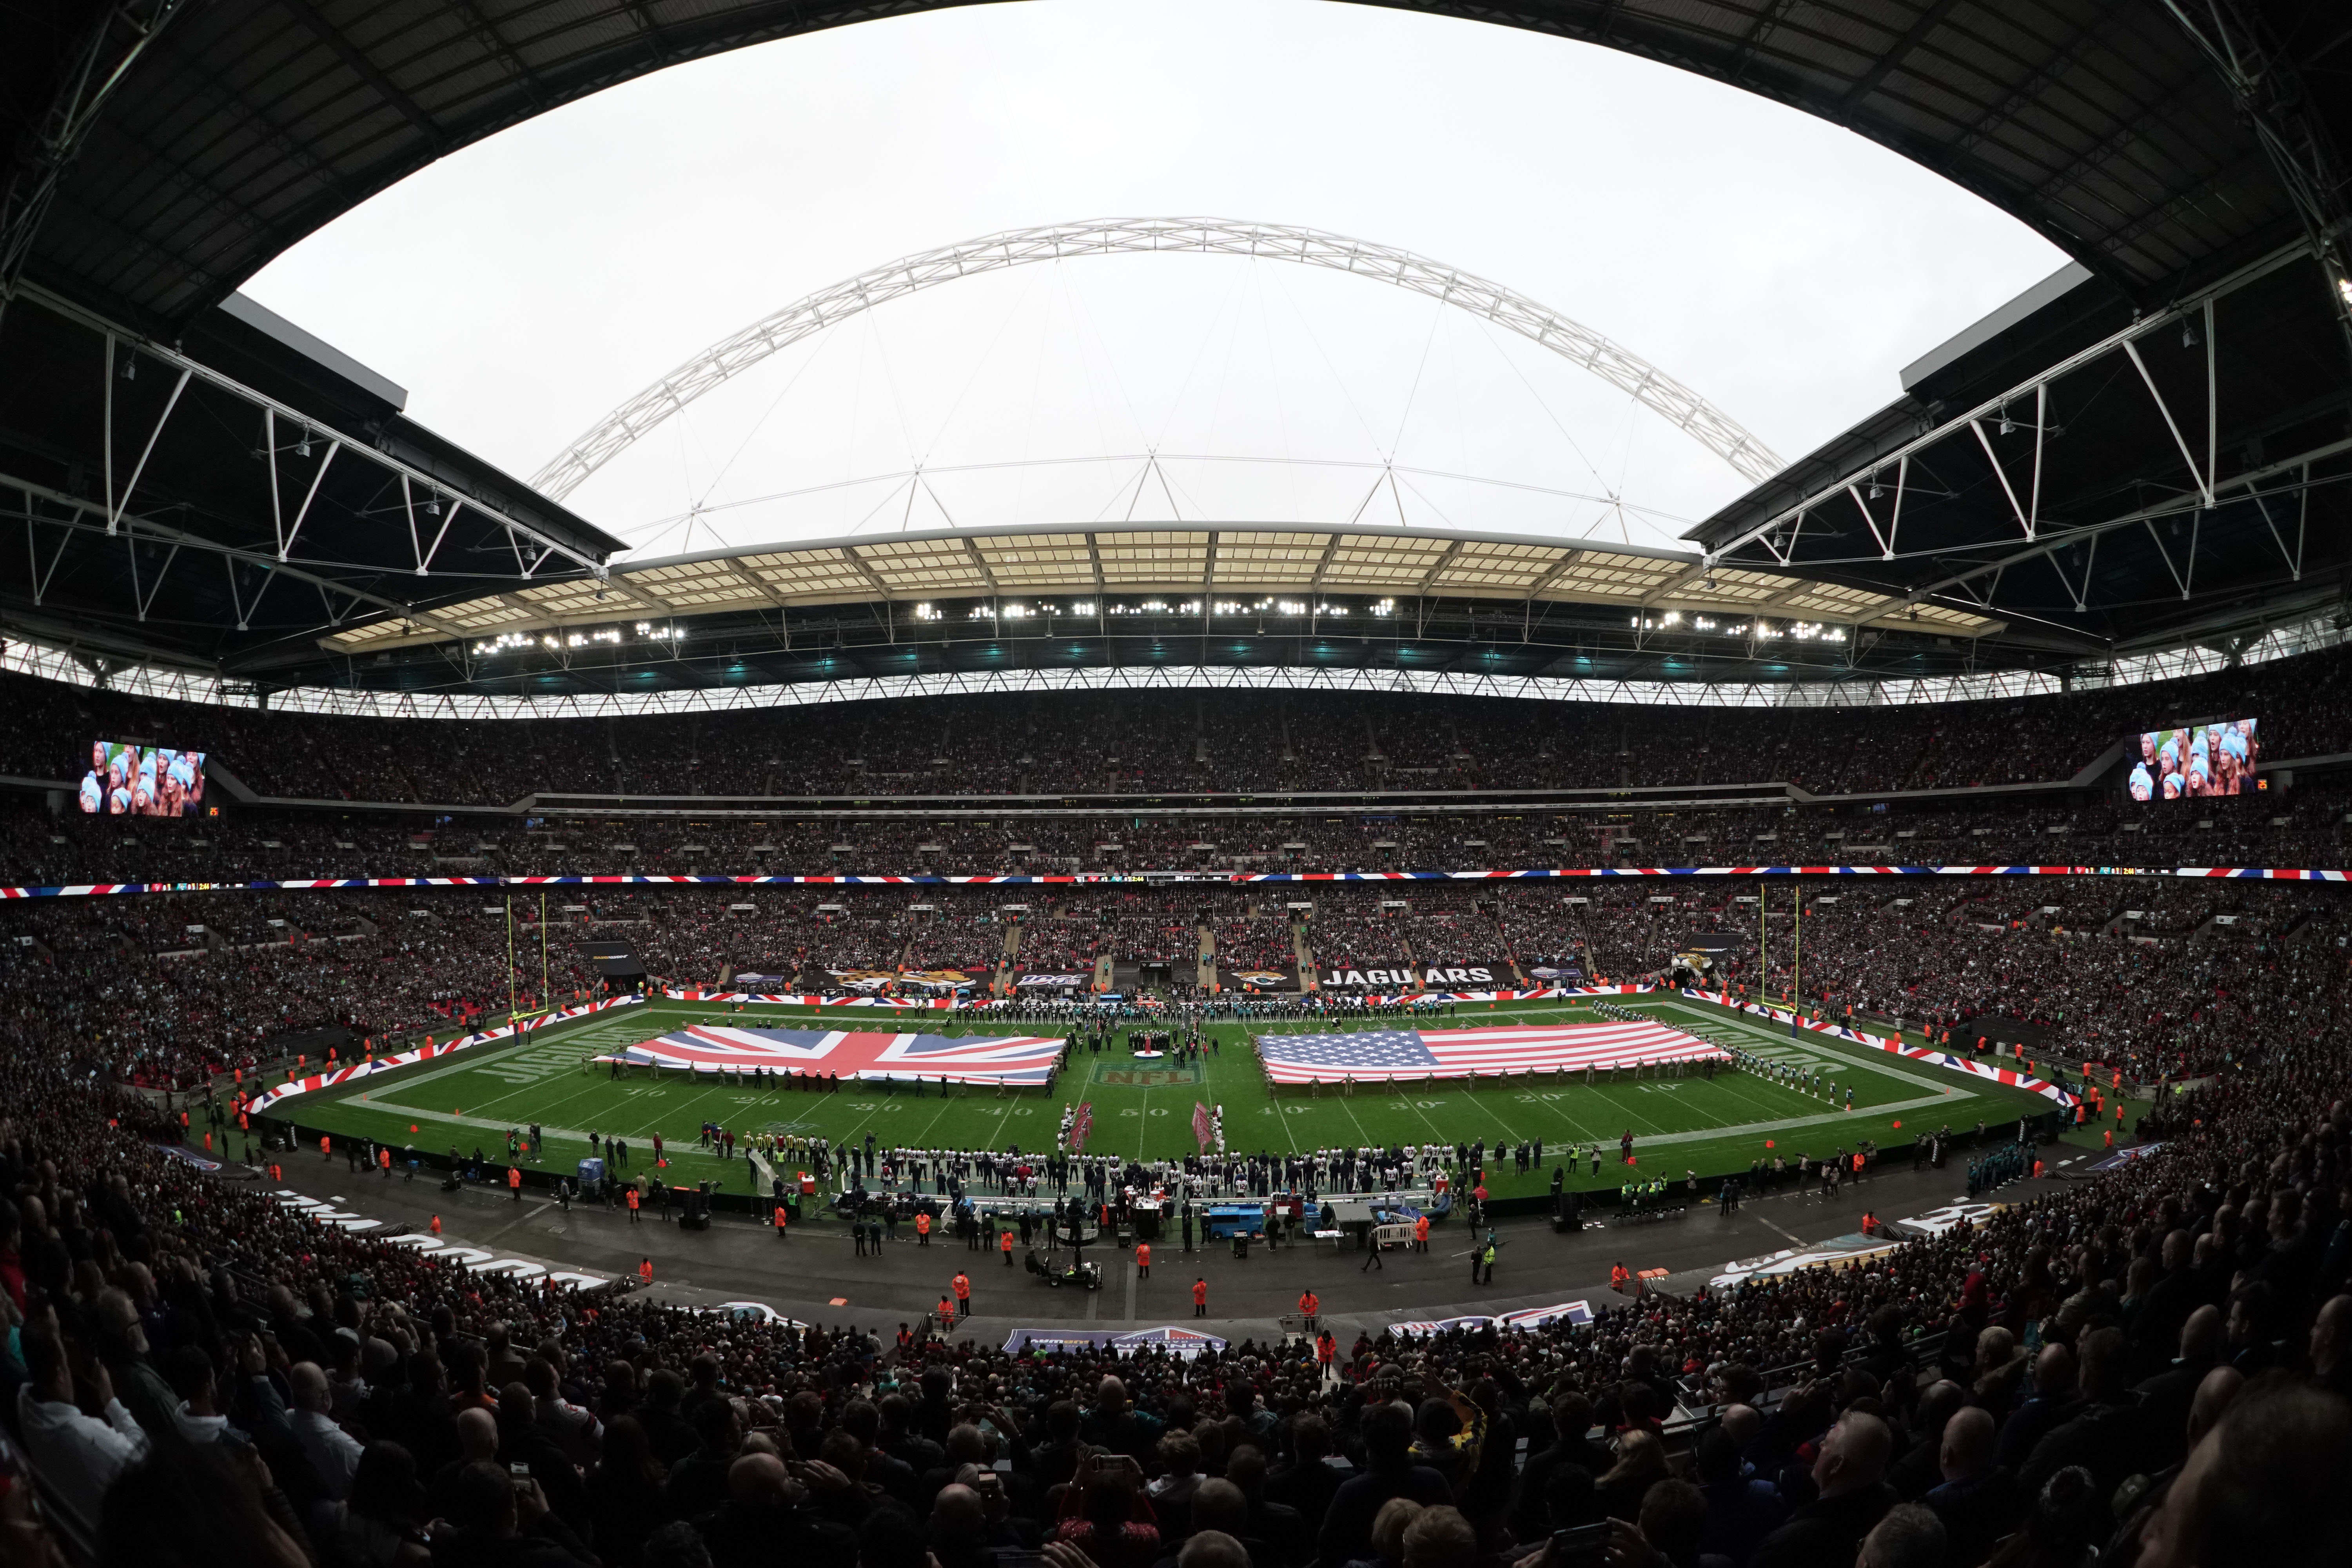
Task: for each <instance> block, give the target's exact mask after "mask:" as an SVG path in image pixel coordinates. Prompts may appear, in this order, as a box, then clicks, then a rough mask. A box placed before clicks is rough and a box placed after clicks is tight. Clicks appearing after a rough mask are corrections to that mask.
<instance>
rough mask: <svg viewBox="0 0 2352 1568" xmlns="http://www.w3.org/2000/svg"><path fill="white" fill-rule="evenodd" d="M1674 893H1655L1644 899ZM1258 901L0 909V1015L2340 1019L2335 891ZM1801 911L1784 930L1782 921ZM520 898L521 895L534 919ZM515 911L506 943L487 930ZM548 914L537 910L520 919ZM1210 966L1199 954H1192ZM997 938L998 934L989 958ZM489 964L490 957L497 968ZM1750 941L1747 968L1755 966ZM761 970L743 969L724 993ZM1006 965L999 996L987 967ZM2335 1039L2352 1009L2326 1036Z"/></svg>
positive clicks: (1577, 894)
mask: <svg viewBox="0 0 2352 1568" xmlns="http://www.w3.org/2000/svg"><path fill="white" fill-rule="evenodd" d="M1664 889H1671V890H1664ZM1290 890H1291V889H1287V888H1286V887H1285V886H1284V885H1281V884H1258V885H1255V886H1253V887H1249V888H1233V889H1225V888H1202V887H1199V886H1197V885H1192V884H1178V885H1174V886H1169V887H1160V888H1145V887H1118V888H1114V889H1065V888H1055V889H1021V888H1004V887H991V886H985V885H983V886H978V887H972V886H948V887H942V886H937V885H920V886H903V885H901V886H878V887H877V886H851V887H815V888H810V887H792V888H776V887H756V888H715V887H714V888H706V887H695V886H684V887H667V886H656V887H647V888H607V887H597V888H593V889H569V888H559V889H551V890H547V891H546V892H544V893H543V894H542V893H540V892H535V891H531V890H518V891H516V892H515V893H513V894H512V895H509V894H507V893H505V892H502V891H499V890H496V889H469V888H446V889H403V888H394V889H336V890H320V891H277V892H236V891H219V892H181V893H147V894H132V895H117V896H112V897H101V898H70V899H62V898H61V899H26V900H5V901H0V1005H5V1007H6V1008H7V1009H8V1010H9V1011H10V1012H11V1013H13V1014H15V1015H16V1016H20V1017H24V1018H26V1019H27V1020H30V1021H31V1022H30V1023H29V1024H28V1026H36V1027H38V1028H41V1029H43V1030H44V1031H47V1030H55V1031H58V1034H59V1037H61V1038H62V1037H72V1038H75V1039H79V1040H81V1041H83V1042H84V1043H85V1044H86V1045H87V1046H88V1047H89V1048H90V1049H92V1050H94V1051H97V1052H98V1053H100V1054H101V1055H102V1056H104V1057H105V1058H107V1059H108V1060H109V1061H110V1064H111V1065H112V1069H113V1070H114V1071H115V1072H116V1073H117V1074H118V1075H119V1076H122V1077H126V1078H136V1079H142V1080H144V1081H150V1082H157V1083H169V1082H176V1081H184V1080H186V1079H190V1078H192V1077H194V1076H195V1075H198V1074H200V1073H202V1072H203V1071H205V1070H207V1069H212V1068H236V1067H241V1066H251V1065H253V1064H255V1063H257V1062H259V1061H263V1060H275V1059H276V1055H275V1053H274V1052H273V1049H272V1047H271V1042H273V1041H275V1040H278V1039H280V1038H282V1037H289V1036H292V1035H298V1034H302V1033H306V1032H310V1031H313V1030H318V1029H324V1028H334V1027H341V1028H346V1029H348V1030H350V1031H351V1033H352V1035H353V1036H354V1037H359V1038H362V1039H366V1040H376V1041H383V1042H392V1041H400V1042H403V1043H405V1042H407V1041H410V1040H413V1039H415V1037H418V1036H420V1035H423V1034H426V1033H434V1034H447V1033H449V1032H452V1031H454V1030H456V1029H457V1028H460V1027H462V1026H468V1025H471V1024H475V1023H478V1022H479V1021H481V1020H483V1019H485V1018H487V1017H488V1016H491V1015H493V1014H499V1015H502V1014H503V1011H504V1009H505V1008H506V1006H507V1005H508V1004H509V999H510V998H511V999H514V1000H518V1001H520V1002H521V1003H523V1004H524V1005H541V1004H542V1003H543V1002H552V1003H558V1004H560V1003H564V1002H569V1001H572V1000H575V999H578V998H581V997H583V996H587V995H593V994H596V990H597V986H598V984H599V976H598V972H597V970H596V967H595V965H594V963H593V960H592V959H591V958H589V957H588V956H587V955H586V953H585V952H584V951H583V949H584V947H585V946H586V945H587V944H605V945H609V944H614V943H617V944H620V945H621V946H623V947H625V949H626V950H627V951H628V952H631V953H633V954H634V955H635V957H636V958H637V959H638V960H639V961H640V962H641V963H643V964H644V965H645V966H646V969H647V970H648V971H649V972H650V973H651V974H652V975H654V976H655V977H656V979H657V980H659V981H662V982H664V983H666V984H673V985H677V986H691V987H705V988H708V987H712V986H717V985H719V984H743V985H748V986H751V988H753V989H761V990H772V991H787V992H822V991H839V990H841V989H843V988H844V987H845V986H848V985H854V984H872V983H876V982H877V981H878V980H882V979H887V978H888V977H892V976H896V975H898V974H901V973H908V972H918V973H936V972H942V971H956V972H961V973H963V974H965V975H967V976H969V977H970V978H971V980H972V981H973V982H975V983H976V984H978V985H979V986H980V987H982V988H983V989H984V988H986V987H988V986H990V985H992V984H994V983H995V982H996V981H997V979H998V978H999V972H1000V967H1001V966H1003V965H1006V964H1007V963H1010V965H1011V966H1012V967H1013V968H1017V969H1018V971H1019V972H1020V973H1053V974H1078V975H1091V974H1092V973H1094V971H1095V969H1096V965H1097V961H1098V960H1108V961H1109V962H1110V963H1112V964H1113V965H1114V970H1113V976H1114V978H1118V977H1121V976H1123V975H1127V974H1129V973H1131V971H1129V970H1122V969H1120V968H1118V967H1117V966H1120V965H1129V966H1132V965H1141V964H1152V965H1162V964H1164V965H1166V966H1167V968H1168V971H1169V975H1168V979H1169V983H1170V984H1175V985H1179V986H1191V985H1192V984H1194V983H1195V982H1196V981H1197V980H1198V978H1199V976H1200V966H1201V963H1202V959H1203V958H1204V956H1205V957H1206V958H1207V959H1208V961H1209V962H1210V963H1213V965H1214V967H1215V969H1216V970H1217V971H1219V972H1221V973H1222V975H1223V978H1224V980H1225V983H1226V984H1238V982H1237V981H1236V980H1235V979H1234V976H1236V975H1238V974H1240V973H1246V972H1253V971H1267V970H1277V971H1278V970H1282V969H1285V968H1286V967H1288V966H1290V965H1292V964H1293V963H1296V962H1297V957H1298V950H1297V942H1298V941H1299V940H1300V939H1301V938H1302V937H1303V940H1304V942H1305V943H1306V945H1307V951H1308V953H1309V955H1310V958H1309V962H1310V963H1312V964H1313V965H1314V966H1315V967H1316V968H1317V969H1319V970H1322V971H1325V972H1329V971H1333V970H1347V969H1359V970H1360V969H1365V968H1369V967H1381V968H1392V967H1394V966H1396V965H1397V964H1398V963H1401V962H1403V961H1411V962H1413V963H1421V964H1428V965H1444V966H1454V965H1463V964H1471V963H1493V962H1496V961H1501V962H1503V963H1507V964H1509V965H1512V966H1514V969H1515V973H1505V974H1504V975H1502V976H1500V977H1499V978H1501V979H1502V980H1503V982H1504V983H1505V984H1513V983H1515V982H1517V983H1524V984H1543V983H1545V982H1546V981H1547V980H1548V979H1549V978H1551V973H1549V972H1556V971H1559V970H1563V969H1572V970H1574V971H1575V972H1576V973H1577V974H1578V975H1580V976H1581V977H1583V978H1586V979H1591V980H1595V981H1612V982H1623V981H1658V980H1664V979H1667V978H1669V977H1671V975H1672V973H1673V971H1674V966H1675V960H1676V957H1677V955H1678V954H1683V953H1687V952H1693V951H1703V952H1706V953H1707V954H1708V955H1709V958H1710V962H1712V963H1714V965H1715V973H1716V974H1717V978H1718V981H1719V983H1720V984H1724V985H1726V986H1727V987H1730V988H1733V989H1736V990H1742V991H1744V993H1745V994H1748V995H1754V994H1759V991H1760V992H1762V993H1764V994H1771V995H1774V996H1784V995H1786V994H1788V993H1789V991H1790V988H1791V986H1792V985H1793V986H1795V987H1796V988H1797V990H1798V991H1799V992H1800V993H1801V995H1802V997H1803V998H1804V1000H1805V1003H1806V1005H1807V1006H1808V1008H1809V1009H1811V1010H1812V1011H1814V1012H1816V1013H1819V1014H1822V1015H1824V1016H1832V1017H1836V1018H1844V1017H1846V1016H1849V1015H1851V1016H1853V1017H1854V1018H1855V1019H1856V1020H1857V1022H1859V1023H1861V1024H1863V1025H1864V1026H1884V1025H1885V1024H1887V1023H1890V1022H1895V1023H1900V1024H1901V1025H1902V1026H1905V1027H1907V1028H1910V1029H1913V1030H1917V1029H1920V1028H1923V1027H1924V1028H1928V1029H1932V1030H1934V1031H1937V1034H1938V1036H1939V1037H1940V1036H1941V1034H1942V1033H1943V1032H1945V1031H1949V1032H1950V1033H1951V1035H1952V1037H1953V1038H1954V1039H1955V1040H1956V1041H1957V1042H1958V1043H1960V1044H1963V1045H1972V1044H1973V1042H1974V1041H1975V1040H1976V1038H1977V1037H1979V1035H1985V1036H1988V1037H1990V1038H1992V1039H1995V1040H2000V1041H2010V1040H2024V1041H2029V1042H2042V1041H2045V1040H2047V1041H2052V1042H2054V1043H2055V1044H2056V1046H2057V1047H2058V1048H2059V1049H2060V1050H2061V1051H2063V1053H2064V1054H2066V1055H2069V1056H2072V1057H2075V1058H2092V1059H2099V1060H2110V1061H2113V1062H2115V1063H2116V1064H2118V1065H2121V1066H2123V1067H2125V1068H2126V1069H2127V1070H2130V1071H2132V1072H2133V1073H2135V1074H2136V1075H2137V1076H2139V1077H2143V1078H2148V1079H2153V1078H2155V1077H2157V1076H2158V1074H2159V1073H2165V1074H2169V1075H2170V1076H2172V1077H2174V1078H2176V1079H2178V1078H2179V1077H2182V1076H2187V1075H2194V1074H2198V1073H2202V1072H2206V1071H2210V1070H2212V1069H2213V1068H2215V1067H2216V1066H2218V1065H2221V1064H2224V1063H2226V1062H2227V1061H2229V1060H2230V1059H2231V1058H2232V1057H2233V1056H2234V1055H2237V1054H2241V1053H2242V1052H2243V1051H2244V1050H2245V1049H2247V1048H2248V1042H2249V1041H2250V1040H2251V1039H2259V1038H2262V1037H2266V1036H2267V1035H2268V1034H2270V1033H2272V1032H2273V1031H2275V1030H2276V1029H2278V1028H2280V1027H2283V1026H2294V1025H2296V1024H2298V1023H2299V1021H2302V1020H2307V1019H2310V1018H2314V1017H2317V1018H2322V1019H2325V1020H2326V1021H2328V1022H2329V1023H2330V1024H2333V1023H2334V1022H2335V1021H2336V1018H2335V1008H2336V997H2337V996H2338V994H2339V988H2338V987H2336V986H2334V985H2332V984H2320V982H2321V981H2322V980H2323V979H2325V978H2326V976H2327V975H2328V974H2330V973H2335V972H2336V971H2339V970H2340V969H2341V968H2342V967H2343V966H2344V965H2345V964H2346V963H2347V942H2352V922H2347V919H2346V912H2345V910H2343V909H2342V908H2341V907H2340V904H2339V899H2340V889H2339V888H2337V887H2336V885H2333V884H2322V883H2298V882H2269V881H2242V880H2222V881H2203V880H2198V881H2185V880H2182V879H2173V878H2163V879H2155V878H2068V877H2037V878H2034V879H2031V880H2019V881H2016V882H2011V881H2010V880H2008V879H1984V880H1982V881H1979V880H1975V879H1969V880H1965V881H1957V882H1956V881H1952V880H1947V879H1937V880H1928V879H1902V880H1899V881H1877V880H1873V881H1862V880H1858V879H1852V878H1836V879H1808V880H1804V881H1801V882H1793V883H1792V882H1789V881H1782V880H1761V881H1750V880H1748V879H1738V880H1734V879H1720V880H1718V879H1676V880H1675V881H1673V882H1672V883H1661V882H1660V881H1658V880H1656V879H1647V878H1644V879H1627V880H1622V881H1620V880H1610V879H1600V880H1577V881H1525V880H1513V881H1502V882H1492V883H1478V884H1475V885H1471V886H1454V887H1443V886H1439V887H1432V886H1429V885H1427V884H1421V883H1407V884H1394V883H1378V882H1373V883H1360V884H1354V883H1318V884H1314V885H1313V886H1312V889H1311V894H1312V896H1311V899H1308V900H1304V901H1307V902H1308V903H1309V904H1311V910H1308V911H1303V913H1304V914H1305V920H1304V924H1303V927H1302V926H1300V925H1298V924H1297V923H1296V922H1295V920H1294V917H1295V916H1297V915H1298V914H1300V913H1302V911H1296V910H1292V909H1291V908H1290V907H1289V906H1290V903H1291V902H1292V900H1290V899H1289V898H1288V896H1287V894H1288V893H1289V891H1290ZM1800 894H1801V896H1802V898H1803V901H1804V914H1803V919H1802V924H1801V931H1800V928H1799V924H1798V921H1797V920H1796V918H1795V904H1796V900H1797V899H1798V897H1799V896H1800ZM542 900H543V901H542ZM509 910H511V917H512V920H513V925H512V927H511V928H510V927H509ZM542 914H543V915H544V923H543V924H542V923H541V917H542ZM1204 933H1205V939H1206V942H1207V952H1206V953H1205V954H1204V953H1203V951H1202V945H1203V940H1204ZM1008 943H1009V944H1010V945H1009V946H1008ZM510 951H511V952H512V954H513V961H512V963H511V965H510V964H509V952H510ZM1759 953H1765V954H1769V964H1768V963H1759ZM755 976H756V977H757V978H756V979H751V978H748V977H755ZM1004 978H1006V979H1008V980H1014V981H1017V979H1018V975H1017V974H1014V973H1012V969H1011V968H1007V969H1005V970H1004ZM2343 1022H2344V1023H2346V1024H2347V1026H2352V1017H2347V1018H2346V1019H2344V1020H2343Z"/></svg>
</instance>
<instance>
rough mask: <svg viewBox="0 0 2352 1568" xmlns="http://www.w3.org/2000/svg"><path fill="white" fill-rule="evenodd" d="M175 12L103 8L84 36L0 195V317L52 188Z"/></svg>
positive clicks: (158, 1) (172, 0)
mask: <svg viewBox="0 0 2352 1568" xmlns="http://www.w3.org/2000/svg"><path fill="white" fill-rule="evenodd" d="M181 8H182V0H152V4H148V5H138V4H124V5H110V6H108V7H107V8H106V9H105V11H104V12H103V13H101V14H100V16H99V18H98V20H97V21H96V22H94V23H92V24H91V26H90V28H89V32H87V33H86V34H84V35H83V37H82V41H81V46H80V47H79V49H77V50H76V51H75V54H74V58H73V61H72V63H71V64H70V65H69V66H68V68H67V72H66V76H65V79H64V80H63V81H62V82H61V83H60V84H59V86H58V91H57V94H56V96H55V97H54V98H52V99H51V100H50V102H49V108H48V112H47V115H46V116H45V117H44V119H43V120H42V122H41V126H40V129H39V131H38V132H36V133H35V135H34V139H33V145H32V146H31V147H30V148H28V149H24V150H22V156H21V157H20V160H19V162H18V163H17V166H16V168H15V169H14V170H13V171H12V172H11V173H10V175H9V178H8V184H7V187H6V189H5V193H0V316H5V314H6V312H7V309H8V304H9V301H10V300H12V299H13V298H14V297H15V295H16V285H17V280H18V279H20V278H21V277H23V275H24V270H25V263H26V260H27V259H28V258H30V257H31V256H32V254H33V241H34V240H35V239H36V238H37V237H38V236H39V234H40V230H41V220H42V219H43V218H45V217H47V216H48V210H49V204H50V202H51V201H53V200H54V199H56V196H57V192H58V181H59V180H60V179H62V178H63V177H64V175H65V172H66V170H67V169H68V167H70V166H71V165H72V163H73V161H74V155H75V154H76V153H79V152H80V151H81V146H82V143H83V142H85V141H87V140H88V139H89V133H90V131H91V130H92V129H93V128H94V127H95V126H96V125H97V124H98V120H99V116H100V114H101V113H103V112H104V111H105V109H106V105H107V100H109V99H110V98H112V97H113V96H114V92H115V89H118V88H120V87H121V85H122V81H123V79H124V78H125V77H127V76H129V75H130V74H131V68H132V67H134V66H136V65H137V64H138V63H139V59H140V57H141V56H142V55H144V54H145V53H146V52H147V48H148V46H150V45H151V44H152V43H154V41H155V40H156V38H157V37H161V36H162V34H163V29H164V28H165V27H168V26H171V24H172V19H173V17H174V16H178V15H179V14H180V11H181ZM118 35H121V36H122V37H121V41H119V42H118ZM20 41H21V40H20Z"/></svg>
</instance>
